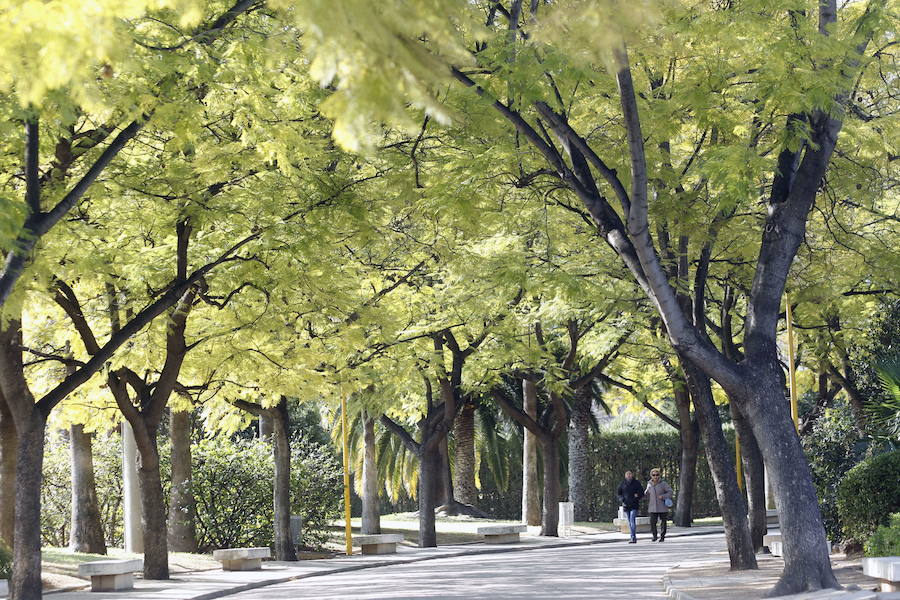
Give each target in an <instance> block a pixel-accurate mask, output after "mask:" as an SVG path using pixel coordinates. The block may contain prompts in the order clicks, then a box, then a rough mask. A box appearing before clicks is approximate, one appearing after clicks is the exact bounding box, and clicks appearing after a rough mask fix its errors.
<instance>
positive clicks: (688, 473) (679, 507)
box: [672, 377, 700, 527]
mask: <svg viewBox="0 0 900 600" xmlns="http://www.w3.org/2000/svg"><path fill="white" fill-rule="evenodd" d="M673 385H674V394H675V406H676V407H677V408H678V422H679V423H680V425H681V426H680V428H679V430H678V433H679V436H680V438H681V464H680V467H679V470H678V502H676V503H675V515H674V516H673V518H672V523H673V524H674V525H677V526H678V527H690V526H691V525H692V523H693V520H694V514H693V513H694V489H695V488H696V483H697V458H698V457H699V455H700V425H699V424H698V423H697V419H695V418H693V417H692V416H691V396H690V394H689V393H688V389H687V383H686V382H685V381H684V379H683V378H681V377H679V378H678V379H677V380H676V381H674V382H673Z"/></svg>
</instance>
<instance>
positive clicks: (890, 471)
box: [837, 450, 900, 542]
mask: <svg viewBox="0 0 900 600" xmlns="http://www.w3.org/2000/svg"><path fill="white" fill-rule="evenodd" d="M837 509H838V513H839V515H840V518H841V521H842V523H843V532H844V537H845V539H848V540H855V541H858V542H862V541H864V540H867V539H868V538H869V537H870V536H871V535H872V534H873V533H874V532H875V530H876V529H877V528H878V526H879V525H883V524H885V523H886V522H887V520H888V516H889V515H890V514H891V513H895V512H898V511H900V450H895V451H893V452H886V453H884V454H879V455H878V456H875V457H872V458H869V459H866V460H864V461H863V462H861V463H860V464H858V465H856V466H855V467H853V468H852V469H850V470H849V471H848V472H847V475H846V476H845V477H844V479H843V480H842V481H841V483H840V485H839V487H838V493H837Z"/></svg>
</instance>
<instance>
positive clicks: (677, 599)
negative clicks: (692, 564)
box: [662, 565, 696, 600]
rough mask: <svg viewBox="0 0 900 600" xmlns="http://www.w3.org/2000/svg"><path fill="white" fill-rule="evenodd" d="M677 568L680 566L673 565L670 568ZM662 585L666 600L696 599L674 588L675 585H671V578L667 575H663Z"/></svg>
mask: <svg viewBox="0 0 900 600" xmlns="http://www.w3.org/2000/svg"><path fill="white" fill-rule="evenodd" d="M679 566H681V565H675V566H673V567H671V568H672V569H677V568H678V567H679ZM662 585H663V590H664V591H665V592H666V597H667V598H672V599H673V600H696V598H694V597H693V596H691V595H690V594H688V593H687V592H682V591H681V590H679V589H678V588H676V587H675V584H674V583H672V578H671V577H670V576H669V575H663V578H662Z"/></svg>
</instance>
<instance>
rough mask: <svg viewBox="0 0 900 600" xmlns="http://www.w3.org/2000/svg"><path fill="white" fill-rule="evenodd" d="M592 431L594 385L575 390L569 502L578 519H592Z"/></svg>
mask: <svg viewBox="0 0 900 600" xmlns="http://www.w3.org/2000/svg"><path fill="white" fill-rule="evenodd" d="M590 428H591V386H590V384H587V385H584V386H582V387H580V388H578V389H577V390H575V397H574V398H573V400H572V415H571V420H570V425H569V501H571V502H572V503H573V504H574V510H575V520H576V521H587V520H588V519H589V517H590V501H591V493H590V475H591V469H590V463H589V447H588V433H589V432H590Z"/></svg>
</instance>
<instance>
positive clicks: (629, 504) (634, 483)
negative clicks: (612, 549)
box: [616, 471, 644, 544]
mask: <svg viewBox="0 0 900 600" xmlns="http://www.w3.org/2000/svg"><path fill="white" fill-rule="evenodd" d="M616 493H617V494H618V496H619V502H620V503H621V504H622V508H623V509H624V510H625V514H626V515H627V516H628V529H629V531H631V541H630V542H628V543H629V544H636V543H637V513H638V506H639V505H640V502H641V498H643V497H644V488H643V487H642V486H641V482H640V481H638V480H637V479H635V478H634V473H632V472H631V471H625V481H623V482H622V483H620V484H619V489H618V490H617V491H616Z"/></svg>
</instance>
